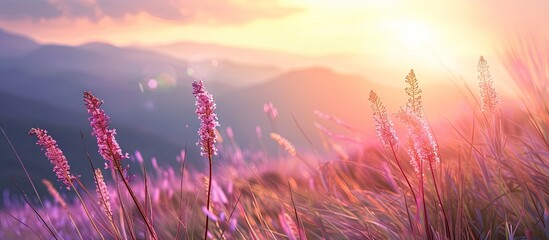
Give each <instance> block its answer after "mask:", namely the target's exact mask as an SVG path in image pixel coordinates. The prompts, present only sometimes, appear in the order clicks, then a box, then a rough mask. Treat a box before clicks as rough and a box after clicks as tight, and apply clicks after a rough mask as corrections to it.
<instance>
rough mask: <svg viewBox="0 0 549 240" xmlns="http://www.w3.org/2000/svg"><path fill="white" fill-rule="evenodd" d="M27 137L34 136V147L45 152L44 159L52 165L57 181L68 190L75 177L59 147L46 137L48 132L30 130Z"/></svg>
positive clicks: (35, 129) (37, 129)
mask: <svg viewBox="0 0 549 240" xmlns="http://www.w3.org/2000/svg"><path fill="white" fill-rule="evenodd" d="M29 135H36V137H37V138H38V140H37V141H36V145H39V146H40V147H41V148H42V151H46V157H47V158H48V159H49V160H50V162H51V164H53V171H54V172H55V174H56V175H57V179H58V181H62V182H63V183H64V184H65V185H66V186H67V189H69V190H70V187H71V185H72V183H71V182H72V180H74V179H76V177H75V176H73V175H72V174H71V173H70V166H69V163H68V162H67V158H66V157H65V155H64V154H63V151H61V149H59V146H57V142H56V141H55V140H53V138H52V137H51V136H50V135H48V131H46V130H43V129H40V128H32V129H31V130H30V131H29Z"/></svg>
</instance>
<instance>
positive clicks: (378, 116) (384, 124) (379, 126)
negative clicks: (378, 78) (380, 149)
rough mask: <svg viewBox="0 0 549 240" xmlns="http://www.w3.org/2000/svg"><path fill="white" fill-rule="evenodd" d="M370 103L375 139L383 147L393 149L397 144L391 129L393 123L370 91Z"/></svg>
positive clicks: (393, 130) (381, 104) (396, 138)
mask: <svg viewBox="0 0 549 240" xmlns="http://www.w3.org/2000/svg"><path fill="white" fill-rule="evenodd" d="M368 100H369V101H370V102H372V105H371V107H372V111H373V112H374V113H373V118H374V122H375V125H376V132H377V137H378V138H379V140H380V141H381V144H382V145H383V146H384V147H395V146H396V145H397V144H398V137H397V135H396V132H395V129H394V127H393V122H392V121H391V119H389V117H388V116H387V109H386V108H385V106H384V105H383V103H382V102H381V100H380V99H379V97H378V96H377V94H376V93H375V92H374V91H370V98H369V99H368Z"/></svg>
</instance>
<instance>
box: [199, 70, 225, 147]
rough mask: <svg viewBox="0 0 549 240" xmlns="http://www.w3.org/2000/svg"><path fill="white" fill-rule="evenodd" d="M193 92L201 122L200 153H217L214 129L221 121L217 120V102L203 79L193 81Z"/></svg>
mask: <svg viewBox="0 0 549 240" xmlns="http://www.w3.org/2000/svg"><path fill="white" fill-rule="evenodd" d="M193 94H194V95H195V97H196V114H197V115H198V119H199V120H200V122H201V125H200V129H199V130H198V136H199V137H200V140H199V141H198V143H197V145H199V146H200V149H201V153H200V154H201V155H202V156H204V155H207V156H212V155H217V149H216V147H215V143H216V134H215V130H214V129H215V128H216V127H217V126H219V123H218V122H217V115H216V114H215V112H214V110H215V108H216V106H215V102H214V100H213V97H212V95H211V94H209V93H208V91H207V90H206V88H204V83H203V82H202V81H201V80H199V81H194V82H193Z"/></svg>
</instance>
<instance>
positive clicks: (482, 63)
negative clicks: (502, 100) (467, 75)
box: [478, 56, 499, 113]
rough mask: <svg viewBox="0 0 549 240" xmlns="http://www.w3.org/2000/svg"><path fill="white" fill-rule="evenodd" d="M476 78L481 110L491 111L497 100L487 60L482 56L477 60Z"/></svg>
mask: <svg viewBox="0 0 549 240" xmlns="http://www.w3.org/2000/svg"><path fill="white" fill-rule="evenodd" d="M478 80H479V83H478V84H479V88H480V101H481V103H482V112H485V113H493V112H494V109H495V108H496V105H497V104H498V102H499V100H498V96H497V94H496V90H495V89H494V86H493V82H492V76H491V75H490V71H489V70H488V62H486V60H485V59H484V57H482V56H481V57H480V59H479V60H478Z"/></svg>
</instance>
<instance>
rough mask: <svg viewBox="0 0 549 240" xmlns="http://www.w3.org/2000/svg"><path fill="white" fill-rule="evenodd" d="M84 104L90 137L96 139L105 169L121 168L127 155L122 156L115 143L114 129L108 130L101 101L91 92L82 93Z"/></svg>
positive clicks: (107, 120)
mask: <svg viewBox="0 0 549 240" xmlns="http://www.w3.org/2000/svg"><path fill="white" fill-rule="evenodd" d="M84 104H85V105H86V109H87V111H88V114H89V115H90V117H89V118H88V119H89V121H90V126H91V127H92V135H93V136H95V137H96V138H97V146H98V147H99V154H101V156H102V157H103V159H105V161H107V162H106V163H105V168H112V169H114V168H115V167H117V166H118V167H121V164H120V162H121V161H122V159H124V158H128V155H127V154H122V150H121V149H120V146H119V145H118V142H117V141H116V138H115V135H116V129H109V123H110V121H109V116H107V115H106V114H105V111H103V110H102V109H100V108H99V107H100V106H101V104H103V101H101V100H99V98H96V97H95V96H93V94H92V93H91V92H84Z"/></svg>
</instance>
